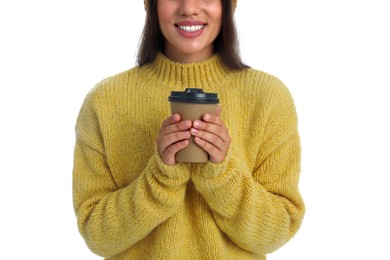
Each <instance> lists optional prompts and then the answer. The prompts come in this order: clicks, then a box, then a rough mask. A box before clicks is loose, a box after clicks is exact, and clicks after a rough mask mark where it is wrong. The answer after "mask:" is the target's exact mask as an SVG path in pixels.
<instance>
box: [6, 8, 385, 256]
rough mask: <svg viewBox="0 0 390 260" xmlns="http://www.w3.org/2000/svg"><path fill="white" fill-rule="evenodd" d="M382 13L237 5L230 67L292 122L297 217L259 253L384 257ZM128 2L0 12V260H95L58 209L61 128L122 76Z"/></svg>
mask: <svg viewBox="0 0 390 260" xmlns="http://www.w3.org/2000/svg"><path fill="white" fill-rule="evenodd" d="M388 11H389V8H388V7H387V5H386V1H385V0H383V1H380V0H370V1H368V0H366V1H362V0H354V1H352V0H327V1H316V0H310V1H309V0H307V1H303V0H297V1H290V0H272V1H243V0H239V1H238V8H237V10H236V22H237V26H238V31H239V36H240V40H241V50H242V51H241V52H242V57H243V59H244V61H245V62H246V63H247V64H249V65H250V66H252V67H253V68H256V69H259V70H263V71H266V72H268V73H271V74H273V75H275V76H277V77H279V78H280V79H281V80H282V81H284V83H285V84H286V85H287V86H288V87H289V89H290V91H291V93H292V95H293V97H294V99H295V102H296V106H297V110H298V115H299V128H300V133H301V137H302V146H303V161H302V174H301V183H300V187H301V191H302V195H303V196H304V199H305V202H306V206H307V214H306V216H305V219H304V222H303V225H302V228H301V230H300V231H299V232H298V234H297V235H296V236H295V237H294V238H293V240H291V241H290V242H289V243H288V244H287V245H285V246H284V247H283V248H281V249H280V250H278V251H277V252H275V253H273V254H270V255H269V257H268V258H269V259H271V260H282V259H283V260H285V259H297V260H298V259H310V260H313V259H315V260H322V259H324V260H325V259H326V260H328V259H375V260H377V259H390V252H389V250H388V248H387V247H388V245H389V242H390V238H389V234H390V224H389V223H390V222H389V219H390V213H389V210H388V208H389V202H388V198H389V197H390V192H389V188H388V186H389V184H390V183H389V178H388V177H387V175H389V174H390V166H389V160H390V158H389V155H390V152H389V149H390V138H389V133H390V126H389V112H390V102H389V99H390V94H389V91H388V89H389V87H390V79H389V75H390V72H389V70H390V64H389V63H390V51H389V46H390V40H389V31H390V28H389V24H390V16H389V12H388ZM143 22H144V10H143V2H142V1H141V0H137V1H133V0H131V1H130V0H127V1H124V0H112V1H101V0H93V1H92V0H84V1H80V0H79V1H74V0H67V1H55V0H51V1H48V0H47V1H44V0H36V1H21V0H19V1H7V3H6V1H1V3H0V39H1V40H0V88H1V90H0V119H1V121H0V122H1V125H0V153H1V154H0V174H1V175H0V176H1V179H0V180H1V182H0V205H1V206H0V209H1V213H0V237H1V241H2V242H1V253H0V254H1V256H0V257H1V258H3V257H5V256H6V257H5V258H7V259H27V258H29V259H99V258H98V257H96V256H94V255H93V254H92V253H90V252H89V250H88V249H87V247H86V246H85V244H84V241H83V240H82V238H81V237H80V235H79V233H78V231H77V227H76V219H75V216H74V212H73V206H72V194H71V178H72V177H71V172H72V160H73V145H74V124H75V120H76V117H77V114H78V111H79V108H80V106H81V103H82V101H83V99H84V97H85V95H86V94H87V92H88V91H89V90H90V89H91V88H92V87H93V86H94V85H95V84H96V83H97V82H98V81H100V80H101V79H103V78H105V77H108V76H111V75H112V74H115V73H118V72H121V71H123V70H126V69H128V68H131V67H133V66H134V64H135V55H136V50H137V45H138V39H139V36H140V33H141V30H142V26H143Z"/></svg>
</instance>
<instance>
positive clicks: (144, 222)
mask: <svg viewBox="0 0 390 260" xmlns="http://www.w3.org/2000/svg"><path fill="white" fill-rule="evenodd" d="M97 103H98V102H96V101H94V100H93V98H92V97H91V96H88V97H87V98H86V101H85V102H84V104H83V106H82V109H81V111H80V114H79V117H78V120H77V125H76V145H75V152H74V168H73V201H74V208H75V212H76V216H77V220H78V227H79V231H80V233H81V235H82V236H83V238H84V240H85V241H86V244H87V245H88V247H89V248H90V249H91V250H92V251H93V252H94V253H96V254H98V255H101V256H103V257H111V256H114V255H117V254H119V253H121V252H123V251H125V250H127V249H129V248H131V247H132V246H133V245H134V244H136V243H137V242H139V241H141V240H142V239H144V238H145V237H146V236H147V235H148V234H149V233H150V232H151V231H152V230H153V229H154V228H155V227H157V226H158V225H159V224H160V223H162V222H164V221H165V220H166V219H168V218H169V217H170V216H172V215H173V214H174V213H175V212H176V210H177V208H178V207H179V206H180V205H181V203H182V202H183V199H184V195H185V190H186V183H187V182H188V180H189V178H190V173H189V168H188V166H186V165H184V164H177V165H175V166H166V165H164V163H163V162H162V161H161V159H160V156H159V155H158V153H157V149H156V151H155V153H154V155H153V156H152V157H151V158H150V160H149V162H148V164H147V166H146V167H145V169H144V170H143V171H142V172H140V173H139V174H138V178H137V179H135V180H134V181H133V182H131V183H130V184H129V185H128V186H126V187H121V188H119V187H117V185H116V182H115V180H114V178H113V176H112V173H111V171H110V166H109V165H108V163H107V157H106V155H105V150H104V136H102V131H101V127H100V121H101V120H100V119H99V109H98V104H97Z"/></svg>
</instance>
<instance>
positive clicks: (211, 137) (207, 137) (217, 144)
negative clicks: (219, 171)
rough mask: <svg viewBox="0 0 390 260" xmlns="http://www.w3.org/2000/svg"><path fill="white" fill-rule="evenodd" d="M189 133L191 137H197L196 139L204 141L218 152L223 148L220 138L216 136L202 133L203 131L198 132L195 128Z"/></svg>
mask: <svg viewBox="0 0 390 260" xmlns="http://www.w3.org/2000/svg"><path fill="white" fill-rule="evenodd" d="M190 132H191V135H192V136H194V137H198V138H200V139H202V140H203V141H206V142H207V143H210V144H212V145H213V146H215V147H216V148H217V149H218V150H223V148H224V146H225V145H224V141H223V140H222V138H221V137H220V136H218V135H216V134H213V133H211V132H207V131H203V130H198V129H196V128H191V130H190Z"/></svg>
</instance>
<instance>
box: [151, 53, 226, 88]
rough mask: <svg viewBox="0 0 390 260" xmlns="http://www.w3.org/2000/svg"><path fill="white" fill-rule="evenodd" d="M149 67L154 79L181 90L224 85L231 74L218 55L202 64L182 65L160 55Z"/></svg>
mask: <svg viewBox="0 0 390 260" xmlns="http://www.w3.org/2000/svg"><path fill="white" fill-rule="evenodd" d="M147 67H149V69H150V71H151V73H153V76H152V77H154V78H156V79H157V80H159V81H160V82H161V84H169V85H171V84H172V85H175V86H180V87H181V88H187V87H188V88H190V87H191V88H193V87H196V88H204V89H205V88H210V87H211V88H212V87H214V86H218V85H221V84H223V82H225V81H227V80H228V78H229V75H230V74H231V71H229V70H228V69H227V68H226V67H225V66H224V65H223V63H222V60H221V58H220V57H219V55H218V54H214V55H213V56H212V57H210V58H209V59H208V60H205V61H202V62H195V63H180V62H175V61H172V60H170V59H169V58H167V57H166V56H165V55H164V54H162V53H158V54H157V56H156V59H155V60H154V61H153V62H152V63H151V64H150V65H147Z"/></svg>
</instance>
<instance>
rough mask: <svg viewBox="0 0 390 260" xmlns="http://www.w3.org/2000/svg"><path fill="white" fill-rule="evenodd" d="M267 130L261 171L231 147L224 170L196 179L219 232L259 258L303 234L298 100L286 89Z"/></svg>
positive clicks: (204, 171)
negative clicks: (241, 159)
mask: <svg viewBox="0 0 390 260" xmlns="http://www.w3.org/2000/svg"><path fill="white" fill-rule="evenodd" d="M273 102H274V104H273V105H272V107H271V109H270V112H269V116H268V120H267V124H266V129H264V130H260V129H259V133H261V135H262V136H261V137H256V138H261V139H262V140H263V141H262V145H261V147H259V150H260V151H259V155H258V156H257V161H256V166H255V168H254V169H247V168H245V167H244V166H243V165H244V164H240V161H239V159H238V158H240V156H239V155H238V151H236V150H235V146H234V145H235V144H234V142H232V144H231V147H230V148H229V149H230V150H229V153H228V156H227V157H226V158H225V160H224V162H222V163H221V164H212V163H207V164H206V165H204V166H201V167H200V168H198V173H197V174H193V176H192V179H193V182H194V183H195V185H196V188H197V189H198V191H199V192H200V193H201V194H202V195H203V197H204V198H205V200H206V201H207V203H208V205H209V206H210V208H211V210H212V212H213V215H214V219H215V221H216V223H217V225H218V226H219V227H220V229H221V230H222V231H223V232H224V233H225V234H226V235H227V236H228V237H229V238H230V239H231V240H232V241H233V242H234V243H235V244H236V245H238V246H239V247H241V248H243V249H245V250H247V251H250V252H255V253H259V254H268V253H270V252H273V251H275V250H276V249H278V248H280V247H281V246H282V245H284V244H285V243H286V242H287V241H288V240H289V239H291V238H292V237H293V236H294V234H295V233H296V231H297V230H298V229H299V227H300V224H301V221H302V219H303V215H304V211H305V208H304V203H303V200H302V198H301V196H300V193H299V190H298V181H299V173H300V152H301V147H300V140H299V135H298V131H297V116H296V112H295V107H294V104H293V100H292V98H291V96H290V95H289V92H288V90H287V89H285V88H281V93H279V94H278V96H277V98H276V101H275V100H274V101H273Z"/></svg>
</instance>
